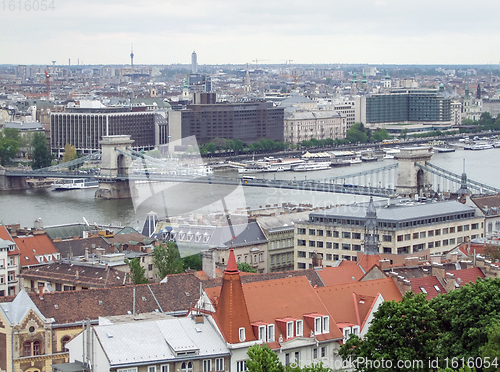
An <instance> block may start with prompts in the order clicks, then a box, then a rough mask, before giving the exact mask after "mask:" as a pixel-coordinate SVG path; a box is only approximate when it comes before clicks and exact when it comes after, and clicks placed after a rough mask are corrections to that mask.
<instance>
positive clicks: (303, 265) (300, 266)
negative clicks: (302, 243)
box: [297, 262, 306, 269]
mask: <svg viewBox="0 0 500 372" xmlns="http://www.w3.org/2000/svg"><path fill="white" fill-rule="evenodd" d="M297 268H299V269H305V268H306V264H305V263H303V262H298V263H297Z"/></svg>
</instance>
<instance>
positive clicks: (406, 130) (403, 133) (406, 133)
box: [399, 128, 408, 140]
mask: <svg viewBox="0 0 500 372" xmlns="http://www.w3.org/2000/svg"><path fill="white" fill-rule="evenodd" d="M407 136H408V128H404V129H403V130H401V133H400V134H399V138H401V139H403V140H406V137H407Z"/></svg>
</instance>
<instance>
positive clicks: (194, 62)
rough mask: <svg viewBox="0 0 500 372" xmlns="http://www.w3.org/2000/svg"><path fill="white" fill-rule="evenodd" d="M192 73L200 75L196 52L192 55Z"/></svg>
mask: <svg viewBox="0 0 500 372" xmlns="http://www.w3.org/2000/svg"><path fill="white" fill-rule="evenodd" d="M191 73H193V74H197V73H198V59H197V56H196V52H193V53H192V54H191Z"/></svg>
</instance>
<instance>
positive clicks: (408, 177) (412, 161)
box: [394, 147, 434, 197]
mask: <svg viewBox="0 0 500 372" xmlns="http://www.w3.org/2000/svg"><path fill="white" fill-rule="evenodd" d="M433 154H434V153H433V152H432V149H431V148H429V147H409V148H403V149H401V152H400V153H399V154H394V158H395V159H397V160H398V176H397V182H396V193H398V194H399V195H401V196H409V197H413V196H415V195H427V194H429V193H430V192H431V191H432V175H431V174H429V173H428V172H426V171H424V170H423V169H421V168H419V167H417V164H422V165H425V162H426V161H429V160H430V159H431V157H432V155H433Z"/></svg>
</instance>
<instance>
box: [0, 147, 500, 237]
mask: <svg viewBox="0 0 500 372" xmlns="http://www.w3.org/2000/svg"><path fill="white" fill-rule="evenodd" d="M463 159H465V166H466V172H467V176H468V177H469V178H470V179H473V180H475V181H479V182H482V183H485V184H487V185H491V186H495V187H498V188H500V171H499V170H498V168H497V166H496V164H499V163H500V149H490V150H483V151H465V150H457V151H456V152H452V153H436V154H434V156H433V157H432V159H431V162H432V163H433V164H435V165H437V166H439V167H442V168H445V169H447V170H449V171H451V172H454V173H458V174H461V173H462V167H463ZM393 162H395V160H388V159H386V160H383V161H382V160H380V161H378V162H372V163H363V164H357V165H352V166H350V167H340V168H331V169H328V170H323V171H315V172H306V173H304V172H280V173H268V174H265V175H257V176H259V177H265V178H273V177H276V178H279V179H293V178H296V179H297V180H301V179H304V178H305V177H307V179H316V178H325V177H336V176H342V175H348V174H352V173H357V172H360V171H364V170H369V169H373V168H378V167H381V166H384V165H389V164H392V163H393ZM443 188H444V189H445V191H446V186H444V187H443V186H442V187H441V190H443ZM160 189H164V190H163V192H158V191H160ZM94 193H95V189H86V190H73V191H62V192H57V191H51V190H50V189H31V190H26V191H0V222H2V223H4V224H12V223H20V224H21V225H22V226H28V227H31V226H33V222H34V221H35V219H37V218H41V219H42V221H43V224H44V226H52V225H57V224H64V223H74V222H80V223H81V222H84V218H85V219H86V220H87V221H88V222H90V223H93V222H96V223H99V224H113V225H121V226H131V227H134V228H136V227H139V226H142V224H143V222H144V218H145V216H146V214H147V213H148V212H150V211H154V212H156V213H158V215H159V216H160V218H161V217H163V216H165V215H170V216H174V215H178V214H180V213H192V214H197V213H206V212H207V211H208V212H222V211H223V210H224V209H229V210H233V209H237V208H246V207H250V208H257V207H259V206H263V207H264V206H265V205H274V204H282V203H287V202H288V203H294V204H299V203H304V204H312V205H314V206H319V207H321V206H328V205H336V204H345V203H352V202H354V201H357V202H361V201H365V200H367V197H363V196H359V195H358V196H353V195H345V194H330V193H318V192H310V191H301V190H277V189H268V188H256V187H244V188H235V187H229V186H228V187H225V186H220V185H206V184H177V185H171V184H169V185H168V187H165V186H162V185H158V184H155V185H140V186H139V198H138V199H136V200H134V201H132V200H129V199H127V200H95V199H94ZM223 197H225V198H223ZM221 200H224V202H225V204H223V203H222V201H221ZM202 207H203V209H201V210H200V209H199V208H202Z"/></svg>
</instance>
